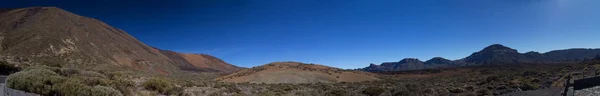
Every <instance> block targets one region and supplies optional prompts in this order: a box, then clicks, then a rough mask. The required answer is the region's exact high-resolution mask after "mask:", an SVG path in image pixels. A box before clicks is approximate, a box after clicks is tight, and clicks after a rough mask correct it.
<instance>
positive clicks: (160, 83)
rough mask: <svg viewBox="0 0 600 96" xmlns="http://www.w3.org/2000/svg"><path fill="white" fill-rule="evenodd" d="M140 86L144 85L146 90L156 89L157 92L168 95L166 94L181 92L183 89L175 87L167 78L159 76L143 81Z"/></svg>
mask: <svg viewBox="0 0 600 96" xmlns="http://www.w3.org/2000/svg"><path fill="white" fill-rule="evenodd" d="M142 86H144V88H146V89H148V90H152V91H158V92H159V93H161V94H165V95H168V94H171V95H176V94H181V93H183V92H182V91H183V89H181V88H177V87H175V86H174V85H173V84H171V82H169V81H168V80H165V79H161V78H153V79H150V80H148V81H146V82H144V83H143V84H142Z"/></svg>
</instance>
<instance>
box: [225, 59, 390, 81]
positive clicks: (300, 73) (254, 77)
mask: <svg viewBox="0 0 600 96" xmlns="http://www.w3.org/2000/svg"><path fill="white" fill-rule="evenodd" d="M216 80H217V81H223V82H235V83H242V82H249V83H337V82H362V81H375V80H379V79H378V78H377V77H375V74H372V73H367V72H360V71H351V70H343V69H339V68H332V67H328V66H323V65H318V64H304V63H300V62H274V63H269V64H266V65H263V66H257V67H253V68H250V69H245V70H242V71H239V72H236V73H233V74H229V75H227V76H223V77H219V78H217V79H216Z"/></svg>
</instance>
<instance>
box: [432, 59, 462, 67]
mask: <svg viewBox="0 0 600 96" xmlns="http://www.w3.org/2000/svg"><path fill="white" fill-rule="evenodd" d="M454 66H459V65H457V64H456V63H455V62H454V61H452V60H448V59H446V58H442V57H433V58H431V59H429V60H427V61H425V69H434V68H448V67H454Z"/></svg>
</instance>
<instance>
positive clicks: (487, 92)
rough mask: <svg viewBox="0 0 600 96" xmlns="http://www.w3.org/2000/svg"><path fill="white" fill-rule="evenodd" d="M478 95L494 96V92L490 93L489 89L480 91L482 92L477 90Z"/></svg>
mask: <svg viewBox="0 0 600 96" xmlns="http://www.w3.org/2000/svg"><path fill="white" fill-rule="evenodd" d="M477 95H479V96H483V95H492V91H490V90H488V89H480V90H477Z"/></svg>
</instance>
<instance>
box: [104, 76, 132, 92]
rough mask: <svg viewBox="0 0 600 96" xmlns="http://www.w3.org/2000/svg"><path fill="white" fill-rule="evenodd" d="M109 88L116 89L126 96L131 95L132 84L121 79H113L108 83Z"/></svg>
mask: <svg viewBox="0 0 600 96" xmlns="http://www.w3.org/2000/svg"><path fill="white" fill-rule="evenodd" d="M110 86H112V87H113V88H116V89H117V90H119V91H121V93H123V94H126V95H127V94H130V93H133V92H132V91H131V90H130V89H133V87H134V82H132V81H129V80H123V79H115V80H112V81H111V82H110Z"/></svg>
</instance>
